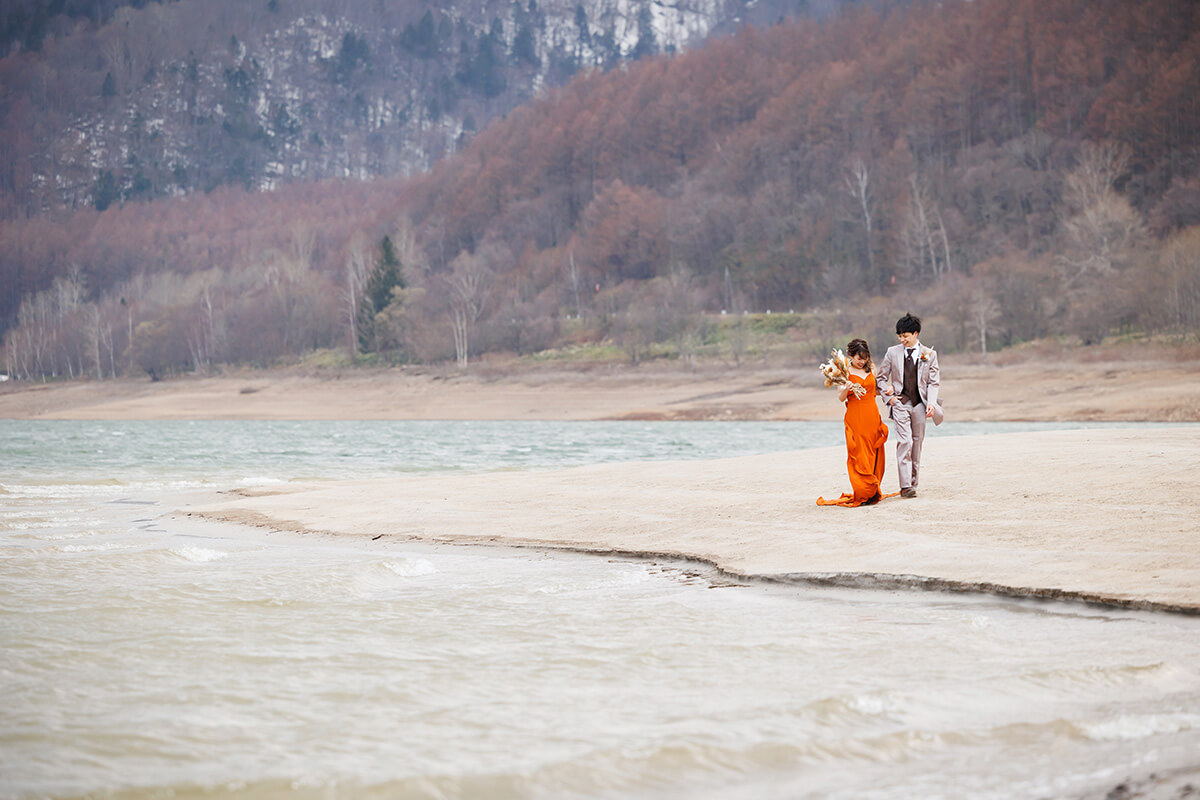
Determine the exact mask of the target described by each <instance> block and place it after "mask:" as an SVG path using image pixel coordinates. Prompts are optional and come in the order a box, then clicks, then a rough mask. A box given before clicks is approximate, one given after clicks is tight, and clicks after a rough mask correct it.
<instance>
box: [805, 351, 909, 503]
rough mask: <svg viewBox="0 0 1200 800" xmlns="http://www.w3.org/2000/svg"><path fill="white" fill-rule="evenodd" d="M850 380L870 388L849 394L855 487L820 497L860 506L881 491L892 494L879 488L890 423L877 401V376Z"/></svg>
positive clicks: (849, 453) (849, 463) (849, 461)
mask: <svg viewBox="0 0 1200 800" xmlns="http://www.w3.org/2000/svg"><path fill="white" fill-rule="evenodd" d="M850 380H852V381H854V382H855V383H857V384H860V385H862V386H865V387H866V389H867V392H866V394H864V395H863V396H862V397H855V396H854V395H853V394H851V395H850V396H849V397H847V398H846V417H845V422H846V471H847V472H849V473H850V486H851V487H853V489H854V491H853V492H852V493H850V494H843V495H842V496H841V497H838V498H835V499H833V500H826V499H825V498H824V497H819V498H817V505H819V506H860V505H862V504H863V503H864V502H866V501H867V500H870V499H871V498H873V497H875V495H877V494H878V495H880V497H881V498H882V497H891V496H892V495H884V494H882V493H881V492H880V491H879V486H880V482H881V481H882V480H883V468H884V445H885V444H887V438H888V426H887V423H885V422H884V421H883V419H882V418H881V417H880V416H879V407H878V406H877V405H875V376H874V375H868V376H867V377H866V378H860V377H858V376H857V375H851V376H850ZM893 494H895V493H893Z"/></svg>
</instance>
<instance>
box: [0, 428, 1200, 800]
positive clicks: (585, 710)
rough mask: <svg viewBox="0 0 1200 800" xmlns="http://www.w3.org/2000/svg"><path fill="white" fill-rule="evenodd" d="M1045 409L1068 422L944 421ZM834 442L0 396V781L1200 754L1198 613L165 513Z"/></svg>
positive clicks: (407, 788)
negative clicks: (116, 412) (13, 414)
mask: <svg viewBox="0 0 1200 800" xmlns="http://www.w3.org/2000/svg"><path fill="white" fill-rule="evenodd" d="M1050 427H1072V426H1047V425H1036V424H1022V425H998V424H990V425H989V424H967V423H958V424H947V425H946V426H944V427H943V428H942V429H939V430H938V431H937V433H936V434H935V435H936V436H947V435H955V434H956V433H1002V432H1006V431H1013V430H1037V429H1041V428H1050ZM1074 427H1079V426H1074ZM1088 427H1095V426H1088ZM841 441H842V431H841V424H840V423H740V422H739V423H642V422H596V423H550V422H547V423H534V422H527V423H493V422H487V423H485V422H474V423H472V422H452V423H444V422H122V423H116V422H22V421H11V420H0V797H6V798H7V797H12V798H27V797H81V796H88V797H117V798H152V797H154V798H156V797H165V796H174V797H217V798H261V797H267V798H274V797H279V798H283V797H287V798H351V797H355V798H357V797H378V798H457V797H462V798H489V799H490V798H501V799H502V798H547V800H549V799H550V798H637V799H643V798H644V799H647V800H657V799H658V798H701V799H704V798H734V799H735V800H741V799H742V798H745V799H746V800H750V799H751V798H754V799H755V800H760V799H762V800H774V799H776V798H778V799H779V800H783V799H784V798H788V799H789V800H790V799H791V798H912V797H922V798H934V797H946V798H1013V797H1028V798H1041V797H1064V798H1066V797H1097V798H1101V797H1104V796H1105V794H1106V793H1107V792H1108V791H1109V789H1111V788H1112V787H1114V786H1116V785H1117V784H1118V783H1120V782H1122V781H1124V780H1126V779H1127V778H1130V777H1133V778H1134V779H1144V778H1145V777H1146V776H1148V775H1149V774H1151V773H1156V774H1158V775H1160V776H1161V775H1169V774H1171V773H1172V771H1174V770H1177V769H1187V770H1192V771H1196V770H1197V769H1198V768H1200V619H1198V618H1195V617H1186V616H1178V615H1170V614H1150V613H1144V612H1126V611H1117V610H1110V609H1102V608H1095V607H1089V606H1084V605H1078V604H1066V603H1034V602H1020V601H1012V600H1005V599H1000V598H993V597H982V596H957V595H945V594H932V593H929V594H927V593H919V592H874V591H851V590H832V589H816V588H803V587H786V586H771V585H766V584H758V583H749V584H740V583H731V582H729V581H727V580H725V579H723V578H721V577H720V576H716V575H713V574H710V573H709V571H707V570H705V569H703V568H700V567H696V566H695V565H688V564H677V563H668V562H647V561H638V560H625V559H612V558H603V557H596V556H585V555H572V554H564V553H547V552H543V551H538V550H515V549H503V548H495V549H491V548H474V547H452V546H444V545H443V546H435V545H414V544H407V543H395V542H387V541H386V540H382V541H379V542H370V541H358V540H342V539H337V538H331V537H320V538H314V537H304V536H299V535H293V534H283V533H270V534H267V533H263V532H261V531H257V530H251V529H242V528H237V527H232V526H225V525H218V524H212V523H204V522H198V521H194V520H190V519H187V518H185V517H176V516H173V515H172V514H171V513H170V512H171V511H172V510H174V509H176V508H179V507H181V506H182V505H185V504H187V503H190V502H199V501H203V500H205V499H207V498H211V497H212V496H213V494H214V493H215V492H217V491H221V490H224V489H228V488H232V487H238V486H255V485H270V484H274V483H286V482H289V481H294V480H304V479H309V478H322V479H324V478H365V477H381V476H388V475H395V476H396V477H397V478H402V477H403V476H404V475H408V474H416V473H428V472H438V471H447V470H491V469H507V470H522V469H532V468H545V467H555V466H567V465H576V464H585V463H595V462H599V461H625V460H646V459H662V458H667V459H687V458H716V457H722V456H732V455H747V454H751V453H767V452H777V451H784V450H795V449H798V448H805V447H824V446H835V445H839V444H840V443H841ZM931 446H936V443H934V444H933V445H931Z"/></svg>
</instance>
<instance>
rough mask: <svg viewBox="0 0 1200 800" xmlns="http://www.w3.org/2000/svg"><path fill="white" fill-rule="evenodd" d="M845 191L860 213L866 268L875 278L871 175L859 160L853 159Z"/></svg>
mask: <svg viewBox="0 0 1200 800" xmlns="http://www.w3.org/2000/svg"><path fill="white" fill-rule="evenodd" d="M846 190H847V191H848V192H849V193H850V197H851V198H853V199H854V202H855V203H856V204H857V205H858V207H859V209H860V210H861V212H862V218H863V228H864V229H865V230H866V236H867V267H868V268H869V269H870V275H871V277H872V278H874V277H875V241H874V237H873V236H872V233H873V230H874V229H873V224H872V219H871V206H872V205H873V204H874V202H873V200H874V198H873V197H872V190H871V173H870V171H869V170H868V169H867V165H866V163H865V162H864V161H863V160H862V159H861V158H856V159H854V162H853V163H852V164H851V165H850V175H849V176H847V178H846Z"/></svg>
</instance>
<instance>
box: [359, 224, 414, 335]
mask: <svg viewBox="0 0 1200 800" xmlns="http://www.w3.org/2000/svg"><path fill="white" fill-rule="evenodd" d="M403 288H404V276H403V275H401V273H400V259H399V258H398V257H397V256H396V246H395V245H394V244H392V237H390V236H384V237H383V241H382V242H380V254H379V259H378V260H377V261H376V262H375V269H373V270H372V271H371V277H370V278H368V279H367V285H366V288H365V289H364V291H363V303H362V307H361V310H360V317H361V318H360V319H359V324H358V347H359V350H360V351H361V352H364V353H369V352H372V351H374V350H375V349H376V343H377V338H378V337H377V336H376V335H375V317H376V316H378V315H379V314H380V313H381V312H382V311H383V310H384V309H385V308H387V307H388V305H389V304H390V303H391V302H392V290H393V289H403Z"/></svg>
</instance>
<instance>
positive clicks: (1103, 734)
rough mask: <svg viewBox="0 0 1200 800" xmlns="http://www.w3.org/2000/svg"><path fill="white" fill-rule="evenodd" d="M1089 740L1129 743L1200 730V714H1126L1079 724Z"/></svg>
mask: <svg viewBox="0 0 1200 800" xmlns="http://www.w3.org/2000/svg"><path fill="white" fill-rule="evenodd" d="M1079 729H1080V730H1081V731H1082V732H1083V735H1084V736H1086V737H1088V738H1089V739H1095V740H1098V741H1112V740H1117V741H1129V740H1132V739H1144V738H1146V737H1148V736H1156V735H1158V734H1164V733H1179V732H1181V731H1193V730H1200V714H1193V713H1177V714H1125V715H1122V716H1120V717H1117V718H1116V719H1109V720H1103V721H1100V722H1094V723H1086V722H1085V723H1079Z"/></svg>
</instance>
